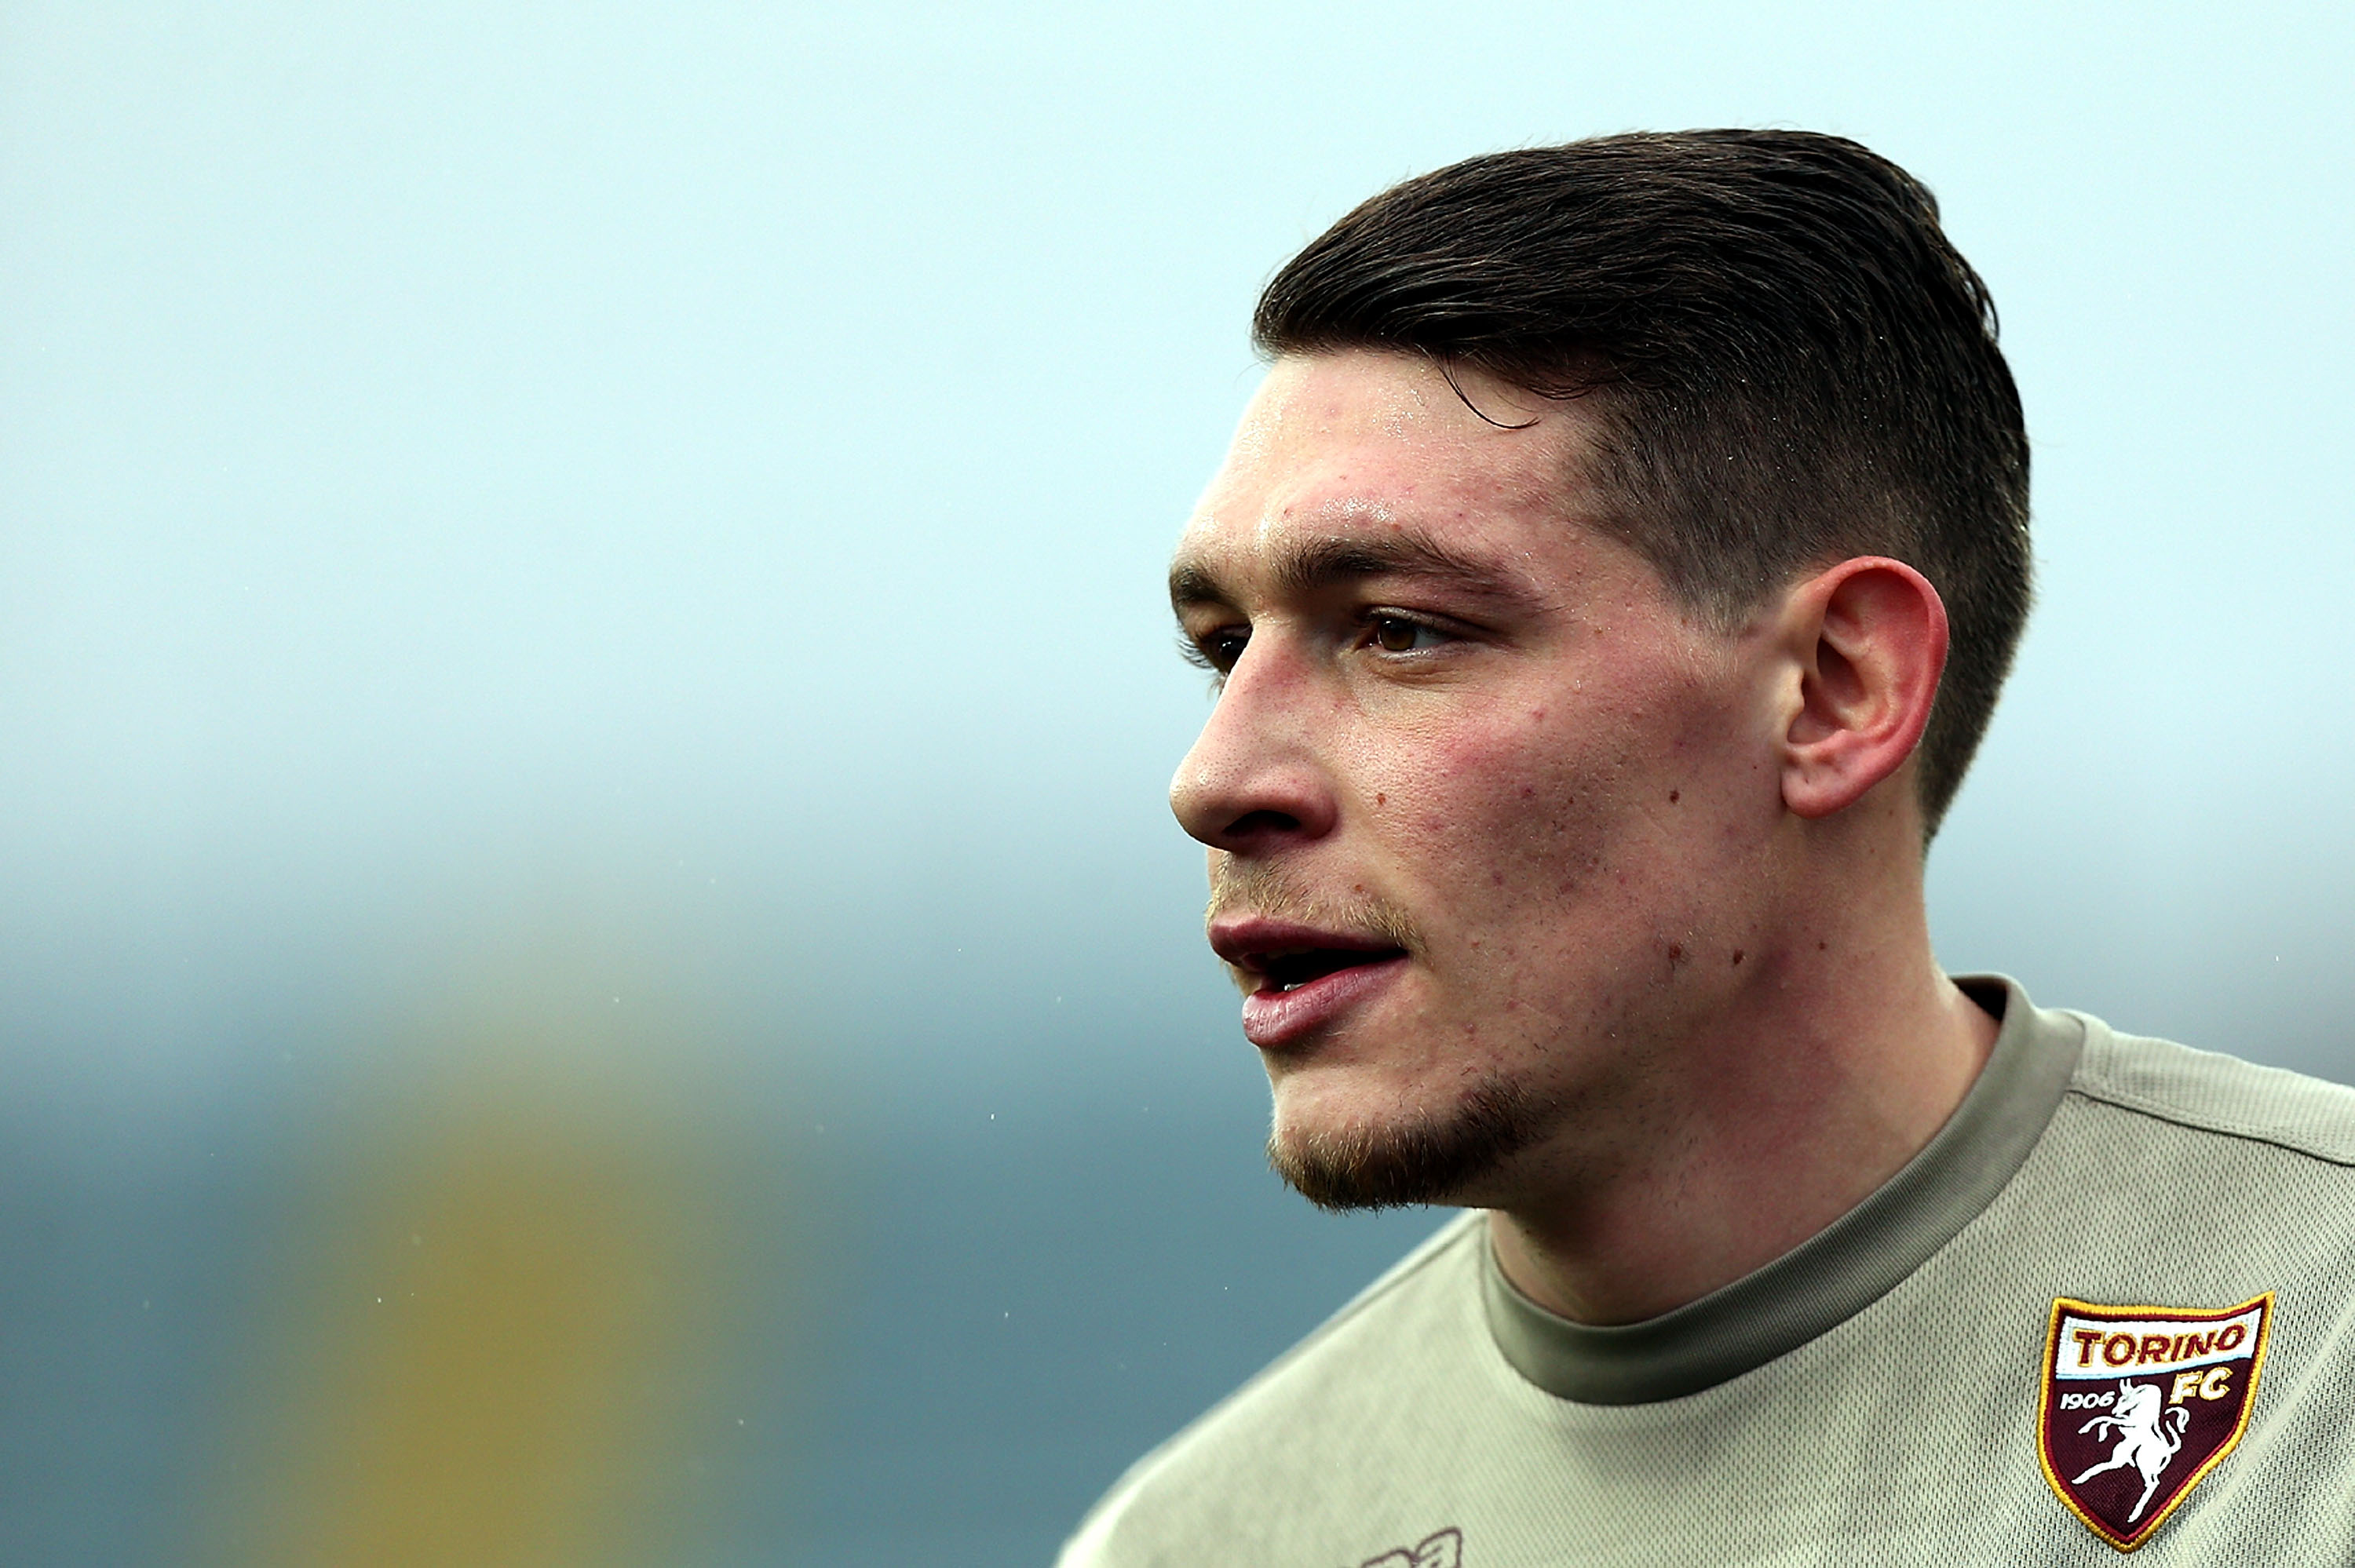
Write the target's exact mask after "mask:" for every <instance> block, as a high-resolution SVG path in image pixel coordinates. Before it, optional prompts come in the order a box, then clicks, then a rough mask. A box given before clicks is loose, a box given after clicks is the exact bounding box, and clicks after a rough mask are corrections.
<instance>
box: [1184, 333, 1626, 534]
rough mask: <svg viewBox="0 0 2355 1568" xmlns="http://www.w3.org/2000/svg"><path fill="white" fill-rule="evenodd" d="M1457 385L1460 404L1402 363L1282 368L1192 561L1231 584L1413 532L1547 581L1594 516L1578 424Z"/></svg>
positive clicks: (1451, 392)
mask: <svg viewBox="0 0 2355 1568" xmlns="http://www.w3.org/2000/svg"><path fill="white" fill-rule="evenodd" d="M1456 384H1457V385H1460V386H1461V387H1463V389H1464V392H1463V395H1462V396H1459V395H1458V394H1457V392H1456V390H1455V386H1451V385H1450V383H1449V381H1448V378H1447V377H1446V376H1444V375H1443V374H1442V373H1441V371H1440V370H1439V368H1438V367H1437V366H1434V365H1433V364H1432V363H1431V362H1429V361H1428V360H1425V359H1423V358H1421V357H1418V356H1413V355H1401V354H1390V353H1382V352H1377V351H1368V350H1351V351H1347V352H1342V353H1335V354H1318V355H1299V356H1286V357H1285V358H1283V359H1280V360H1278V361H1277V362H1276V364H1275V366H1273V369H1271V370H1270V371H1269V373H1268V376H1267V379H1266V381H1265V382H1264V383H1263V385H1262V386H1261V387H1260V389H1259V392H1258V394H1257V395H1256V396H1255V397H1252V401H1251V405H1250V407H1249V408H1246V409H1245V410H1244V413H1243V418H1242V423H1241V428H1240V429H1237V431H1236V433H1235V439H1234V443H1233V445H1232V447H1231V449H1230V450H1229V451H1228V453H1227V458H1226V461H1225V462H1224V463H1223V464H1222V465H1221V466H1220V470H1219V471H1218V473H1217V474H1216V475H1215V476H1214V477H1213V478H1212V479H1211V481H1210V484H1209V489H1208V490H1207V491H1205V492H1204V493H1203V496H1202V499H1201V502H1200V503H1199V505H1198V506H1197V507H1196V508H1195V511H1194V514H1193V516H1192V518H1191V520H1190V521H1189V522H1188V524H1187V527H1186V531H1185V534H1184V535H1183V536H1182V538H1181V539H1180V541H1179V544H1178V550H1177V555H1178V558H1179V560H1180V562H1181V563H1189V562H1190V563H1199V564H1200V565H1202V566H1205V567H1211V568H1213V569H1216V570H1219V571H1220V573H1221V574H1222V575H1225V574H1228V573H1232V572H1235V571H1238V570H1246V569H1248V567H1249V566H1250V565H1251V563H1252V559H1253V558H1254V557H1270V556H1274V555H1276V554H1279V553H1282V552H1285V551H1290V550H1295V549H1297V548H1299V547H1300V546H1303V545H1304V544H1307V543H1312V542H1315V541H1317V540H1320V539H1331V538H1352V537H1356V538H1362V537H1365V536H1368V535H1381V534H1398V533H1405V532H1412V533H1414V534H1416V535H1421V536H1423V537H1426V538H1429V539H1432V540H1435V541H1438V542H1440V543H1442V544H1444V545H1445V546H1449V547H1453V548H1457V549H1462V550H1465V551H1477V552H1481V553H1485V554H1496V553H1498V552H1502V553H1503V554H1504V555H1506V556H1518V557H1522V558H1524V560H1525V561H1526V564H1527V565H1528V566H1529V567H1532V568H1534V567H1538V566H1539V565H1540V561H1539V560H1538V559H1537V558H1536V557H1538V556H1543V555H1546V554H1549V553H1550V550H1551V548H1552V547H1554V546H1559V545H1563V544H1566V543H1567V542H1568V537H1567V536H1568V535H1572V534H1573V533H1582V532H1583V530H1582V529H1580V528H1579V527H1578V524H1580V522H1581V521H1582V520H1583V519H1584V518H1585V517H1587V516H1589V515H1591V514H1592V512H1593V508H1592V506H1591V504H1590V503H1589V499H1588V494H1587V491H1586V487H1585V486H1584V484H1583V483H1582V481H1581V479H1580V477H1579V476H1580V472H1581V465H1580V462H1579V461H1578V460H1579V457H1580V455H1581V450H1582V440H1581V437H1582V434H1583V431H1582V428H1581V422H1580V419H1579V417H1578V413H1577V410H1576V409H1575V408H1574V407H1573V406H1572V405H1568V404H1564V403H1560V402H1551V401H1548V400H1545V399H1542V398H1539V397H1533V396H1531V395H1529V394H1527V393H1524V392H1521V391H1519V390H1518V389H1516V388H1513V387H1508V386H1506V385H1505V384H1503V383H1501V382H1498V381H1496V380H1494V379H1493V378H1490V377H1487V376H1479V375H1477V374H1476V373H1469V372H1459V373H1458V374H1457V376H1456ZM1467 399H1468V402H1467ZM1471 404H1476V405H1478V409H1477V411H1476V410H1475V408H1473V407H1472V406H1470V405H1471ZM1484 416H1485V417H1484ZM1500 564H1502V563H1500Z"/></svg>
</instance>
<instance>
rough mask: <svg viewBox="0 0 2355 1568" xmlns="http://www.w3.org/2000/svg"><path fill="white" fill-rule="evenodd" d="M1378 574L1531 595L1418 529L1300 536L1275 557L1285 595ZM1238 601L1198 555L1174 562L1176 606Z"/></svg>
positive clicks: (1491, 595)
mask: <svg viewBox="0 0 2355 1568" xmlns="http://www.w3.org/2000/svg"><path fill="white" fill-rule="evenodd" d="M1363 577H1424V578H1436V579H1439V580H1441V581H1444V582H1448V583H1451V584H1453V585H1455V587H1457V588H1463V589H1465V590H1467V591H1469V592H1472V593H1475V594H1478V595H1480V596H1481V597H1483V598H1487V599H1526V598H1528V597H1529V593H1528V590H1527V588H1524V587H1523V586H1522V585H1521V584H1520V583H1519V582H1518V581H1517V580H1516V577H1515V576H1514V575H1513V574H1509V573H1508V572H1505V571H1502V570H1499V569H1498V568H1497V567H1495V566H1492V565H1490V564H1488V563H1487V562H1484V561H1481V560H1478V559H1476V558H1475V557H1473V556H1466V555H1465V554H1463V553H1461V552H1460V551H1457V550H1454V549H1451V548H1450V547H1449V546H1446V545H1444V544H1442V543H1441V542H1440V541H1438V540H1437V539H1434V538H1433V537H1432V536H1431V535H1429V534H1427V533H1425V532H1423V530H1421V529H1419V528H1407V529H1404V530H1402V531H1401V532H1399V533H1396V534H1391V535H1385V536H1384V537H1381V538H1379V539H1345V538H1322V539H1317V538H1310V539H1301V540H1298V541H1295V542H1293V543H1290V544H1286V545H1284V546H1280V547H1279V550H1278V554H1277V556H1276V559H1275V569H1274V582H1275V587H1276V588H1277V589H1278V590H1279V591H1280V592H1282V593H1284V594H1286V595H1294V596H1297V595H1305V594H1313V593H1316V592H1317V591H1319V590H1320V589H1324V588H1333V587H1336V586H1337V585H1339V584H1342V583H1348V582H1355V581H1357V580H1359V579H1360V578H1363ZM1234 602H1235V596H1234V595H1233V594H1232V593H1231V592H1229V591H1228V590H1227V588H1225V586H1224V585H1222V584H1221V583H1220V581H1219V579H1218V577H1216V575H1215V574H1213V573H1212V572H1211V570H1210V568H1209V567H1208V566H1207V565H1205V564H1204V563H1203V562H1202V561H1201V560H1200V559H1199V557H1194V556H1178V557H1177V560H1176V562H1174V563H1173V564H1172V565H1171V566H1170V568H1169V603H1170V606H1171V608H1172V609H1178V610H1184V609H1190V608H1192V607H1195V606H1198V605H1206V604H1232V603H1234Z"/></svg>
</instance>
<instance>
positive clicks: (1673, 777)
mask: <svg viewBox="0 0 2355 1568" xmlns="http://www.w3.org/2000/svg"><path fill="white" fill-rule="evenodd" d="M1458 380H1459V381H1461V382H1462V383H1463V384H1464V386H1465V391H1466V392H1467V393H1468V394H1469V395H1470V396H1471V397H1472V398H1473V399H1474V401H1476V402H1477V403H1478V404H1479V405H1480V407H1481V408H1483V409H1484V410H1486V411H1487V413H1488V414H1490V415H1491V416H1493V417H1494V418H1496V419H1497V420H1499V421H1502V422H1503V424H1505V425H1519V424H1520V423H1521V422H1522V421H1523V420H1525V419H1526V420H1532V421H1533V422H1532V423H1530V424H1529V425H1528V426H1527V428H1523V429H1501V428H1499V427H1498V425H1496V424H1491V423H1489V422H1487V420H1484V419H1483V418H1481V417H1480V416H1479V415H1477V414H1476V413H1474V412H1473V410H1472V409H1471V408H1467V407H1466V406H1465V403H1464V401H1463V400H1462V399H1460V398H1459V397H1457V396H1456V395H1455V392H1454V391H1453V390H1452V389H1451V388H1450V387H1449V386H1448V384H1447V382H1446V380H1445V379H1444V377H1443V376H1441V375H1440V373H1439V372H1438V371H1437V370H1436V369H1435V368H1433V366H1430V365H1429V364H1427V363H1426V362H1424V361H1423V360H1421V359H1417V358H1413V357H1410V356H1406V355H1390V354H1380V353H1372V352H1348V353H1338V354H1330V355H1311V356H1306V357H1298V358H1286V359H1284V360H1283V361H1280V362H1279V363H1278V364H1277V365H1276V366H1275V367H1274V369H1273V372H1272V373H1271V374H1270V376H1268V379H1267V382H1266V384H1265V386H1264V387H1263V388H1262V389H1261V391H1260V393H1259V395H1258V397H1256V398H1255V399H1254V400H1253V402H1252V406H1251V408H1250V409H1249V410H1248V411H1247V413H1246V414H1245V416H1244V418H1243V422H1242V427H1241V431H1240V432H1239V433H1238V435H1237V437H1236V440H1235V443H1234V448H1233V450H1232V451H1231V453H1230V454H1229V457H1228V459H1227V462H1226V464H1225V466H1224V467H1223V468H1222V469H1221V470H1220V472H1219V474H1218V475H1217V477H1216V478H1215V479H1214V480H1213V481H1212V482H1211V484H1210V487H1209V492H1208V493H1207V494H1206V495H1205V496H1204V498H1203V500H1202V503H1201V505H1200V507H1199V510H1198V511H1197V513H1196V514H1195V515H1194V518H1193V520H1192V521H1191V523H1190V524H1188V528H1187V530H1186V534H1185V536H1184V538H1183V540H1182V541H1181V542H1180V544H1179V546H1178V550H1177V561H1176V564H1175V566H1174V567H1173V570H1172V579H1171V580H1172V592H1173V596H1174V598H1175V599H1176V601H1177V611H1178V615H1179V619H1180V620H1181V623H1182V624H1183V627H1184V629H1185V631H1186V633H1187V635H1188V639H1189V640H1190V641H1192V642H1193V643H1194V645H1195V646H1196V647H1197V648H1199V650H1200V651H1201V652H1202V653H1203V654H1204V655H1205V656H1206V657H1207V658H1208V659H1209V662H1211V663H1212V664H1213V665H1214V666H1215V667H1216V668H1218V669H1219V670H1220V671H1221V672H1222V680H1221V689H1220V695H1219V698H1218V705H1217V707H1216V709H1215V711H1214V712H1213V713H1212V714H1211V715H1210V718H1209V723H1208V724H1207V725H1206V726H1204V728H1203V731H1202V736H1201V738H1200V739H1199V741H1198V742H1197V743H1196V744H1195V747H1194V749H1193V750H1192V752H1191V753H1189V754H1188V757H1187V758H1186V760H1185V762H1184V764H1183V765H1182V766H1181V767H1180V768H1179V769H1178V771H1177V779H1175V781H1174V782H1173V784H1172V786H1171V800H1172V804H1173V806H1174V807H1175V809H1176V810H1177V816H1178V819H1179V820H1180V821H1182V822H1183V823H1184V825H1185V827H1186V830H1187V832H1189V833H1191V834H1193V836H1194V837H1196V838H1198V839H1199V840H1201V841H1202V842H1204V843H1206V844H1208V845H1209V846H1210V848H1209V869H1210V880H1211V891H1212V899H1211V919H1210V927H1209V934H1210V939H1211V942H1212V945H1213V946H1214V947H1215V948H1217V949H1218V951H1219V953H1220V957H1221V958H1222V959H1225V960H1226V961H1227V962H1228V963H1229V965H1230V966H1231V968H1232V969H1233V971H1234V973H1235V975H1236V978H1237V979H1238V980H1239V981H1240V982H1241V984H1242V986H1243V989H1244V991H1245V992H1246V996H1245V1000H1244V1003H1243V1028H1244V1033H1245V1034H1246V1035H1247V1036H1248V1037H1249V1038H1250V1039H1251V1040H1252V1043H1253V1044H1256V1045H1257V1046H1258V1047H1259V1048H1260V1051H1261V1054H1262V1056H1263V1059H1264V1061H1265V1063H1266V1065H1267V1070H1268V1075H1269V1077H1270V1079H1271V1080H1272V1082H1273V1086H1274V1095H1275V1118H1274V1130H1273V1135H1272V1138H1271V1142H1270V1148H1271V1151H1272V1152H1273V1155H1274V1157H1275V1158H1276V1160H1277V1162H1278V1164H1279V1166H1280V1167H1282V1168H1283V1169H1284V1171H1285V1173H1286V1174H1287V1176H1289V1177H1290V1178H1291V1179H1293V1180H1294V1181H1295V1184H1296V1185H1299V1186H1300V1187H1301V1188H1302V1190H1303V1191H1304V1192H1307V1193H1308V1194H1309V1195H1310V1196H1311V1197H1314V1198H1317V1199H1318V1200H1319V1201H1321V1202H1333V1203H1337V1204H1351V1203H1363V1202H1416V1201H1428V1200H1433V1199H1442V1198H1444V1199H1450V1200H1454V1201H1458V1202H1484V1203H1497V1202H1504V1201H1507V1200H1508V1198H1509V1195H1510V1192H1511V1190H1512V1189H1513V1188H1514V1186H1515V1185H1516V1184H1517V1183H1518V1182H1519V1181H1526V1180H1530V1179H1534V1178H1536V1177H1537V1176H1538V1175H1539V1174H1540V1172H1541V1171H1554V1172H1556V1173H1557V1174H1558V1172H1559V1168H1560V1167H1561V1166H1562V1165H1563V1164H1564V1163H1565V1162H1579V1161H1584V1160H1593V1159H1594V1158H1596V1157H1598V1156H1600V1157H1606V1158H1607V1155H1608V1149H1607V1145H1608V1144H1609V1143H1610V1141H1611V1140H1612V1139H1614V1138H1630V1137H1637V1136H1641V1124H1642V1123H1643V1122H1644V1120H1645V1107H1646V1105H1647V1104H1653V1103H1658V1097H1660V1096H1661V1095H1662V1094H1663V1092H1664V1091H1667V1090H1668V1089H1669V1088H1670V1086H1671V1083H1672V1080H1673V1077H1674V1075H1677V1074H1679V1073H1691V1072H1694V1071H1700V1070H1705V1064H1696V1063H1693V1062H1691V1061H1689V1060H1687V1059H1685V1057H1683V1056H1679V1054H1678V1052H1677V1051H1676V1050H1675V1049H1673V1048H1672V1047H1673V1043H1675V1042H1678V1041H1687V1040H1692V1039H1696V1038H1700V1037H1703V1036H1705V1035H1706V1033H1707V1029H1706V1025H1705V1021H1706V1020H1707V1019H1708V1018H1709V1017H1710V1016H1712V1015H1713V1014H1714V1013H1716V1012H1720V1011H1721V1010H1722V1008H1723V1007H1724V1006H1725V1005H1726V1004H1727V1001H1728V1000H1729V999H1730V997H1731V996H1732V994H1733V993H1734V992H1736V991H1738V990H1740V989H1741V988H1742V987H1743V986H1745V985H1749V984H1753V983H1759V982H1760V981H1761V980H1763V979H1764V977H1763V976H1762V973H1761V971H1762V970H1764V969H1766V968H1767V967H1768V963H1767V961H1766V960H1767V955H1766V954H1765V953H1764V951H1763V950H1762V949H1763V948H1764V943H1763V942H1762V940H1761V937H1762V934H1763V932H1762V918H1763V915H1764V907H1765V904H1764V901H1765V899H1766V898H1767V896H1768V894H1769V887H1770V885H1771V883H1772V881H1773V878H1772V875H1771V874H1770V873H1769V871H1768V865H1769V862H1768V859H1767V854H1766V849H1767V846H1768V845H1769V843H1770V842H1771V841H1772V840H1773V838H1774V834H1775V832H1776V830H1777V827H1778V824H1779V823H1780V821H1781V820H1782V818H1783V816H1784V812H1783V808H1782V802H1781V797H1780V793H1779V782H1778V775H1777V770H1776V766H1775V752H1774V691H1773V680H1772V666H1773V662H1772V661H1771V660H1770V659H1768V658H1766V657H1764V656H1763V654H1762V648H1761V638H1760V636H1759V635H1758V634H1755V633H1737V634H1727V633H1724V632H1721V631H1717V630H1711V629H1710V628H1708V627H1706V626H1704V625H1703V624H1701V623H1700V621H1699V620H1696V619H1694V618H1692V617H1690V616H1689V615H1688V614H1686V613H1685V612H1683V611H1682V610H1680V609H1679V608H1678V606H1677V605H1676V603H1675V602H1674V601H1673V600H1672V599H1671V598H1670V596H1669V595H1668V591H1667V589H1666V588H1665V587H1664V586H1663V585H1662V583H1661V582H1660V580H1659V578H1658V576H1657V573H1655V572H1654V571H1653V569H1652V568H1651V567H1649V566H1648V565H1647V564H1646V563H1645V562H1644V561H1643V560H1642V559H1641V558H1640V557H1639V556H1636V554H1635V553H1634V552H1633V551H1631V550H1629V549H1628V548H1626V547H1625V546H1623V545H1620V544H1618V543H1617V542H1615V541H1614V540H1613V539H1611V538H1609V537H1607V536H1605V535H1604V534H1602V533H1601V532H1599V531H1597V530H1596V529H1594V528H1593V527H1591V526H1588V525H1587V524H1586V523H1585V522H1584V521H1582V519H1586V518H1591V517H1593V515H1594V514H1595V511H1596V507H1595V503H1594V502H1593V499H1592V497H1591V496H1590V495H1589V494H1588V493H1586V492H1585V490H1584V489H1583V486H1582V482H1581V481H1580V480H1579V477H1578V476H1579V474H1580V473H1581V471H1582V464H1581V456H1582V440H1583V439H1584V435H1585V429H1586V426H1585V420H1586V419H1587V418H1588V416H1587V415H1585V414H1584V413H1583V412H1582V409H1581V408H1580V407H1579V405H1578V404H1577V403H1575V402H1559V403H1549V402H1544V401H1542V400H1539V399H1535V398H1532V397H1528V396H1526V395H1521V394H1518V393H1516V392H1514V391H1513V390H1511V389H1510V388H1508V387H1503V386H1501V385H1500V384H1497V383H1495V382H1493V381H1489V380H1487V379H1486V378H1484V377H1480V376H1465V375H1459V376H1458ZM1770 983H1771V982H1770ZM1685 1055H1686V1056H1689V1052H1688V1053H1686V1054H1685Z"/></svg>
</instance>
